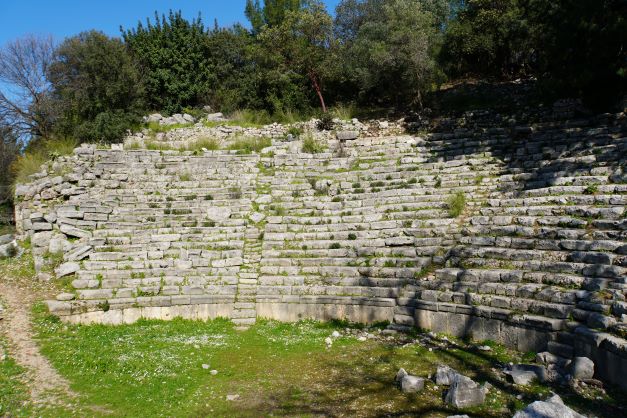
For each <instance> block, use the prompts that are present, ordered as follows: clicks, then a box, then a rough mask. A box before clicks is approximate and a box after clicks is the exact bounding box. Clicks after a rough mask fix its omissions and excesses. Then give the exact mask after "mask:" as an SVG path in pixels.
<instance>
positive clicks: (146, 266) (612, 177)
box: [16, 112, 627, 402]
mask: <svg viewBox="0 0 627 418" xmlns="http://www.w3.org/2000/svg"><path fill="white" fill-rule="evenodd" d="M357 123H359V122H358V121H357V122H355V121H352V122H350V123H347V124H346V126H341V127H340V128H341V129H340V130H342V131H354V132H351V134H350V135H348V134H342V135H340V136H341V138H340V139H338V138H337V137H336V135H335V134H334V133H325V134H324V135H322V136H321V137H320V138H321V140H323V141H324V145H325V146H326V147H327V149H326V150H325V151H324V152H322V153H318V154H308V153H303V152H302V150H301V148H302V142H301V141H298V140H293V141H286V140H284V139H283V137H282V136H279V135H278V134H277V135H275V136H274V139H273V145H272V146H271V147H269V148H267V149H264V150H262V152H261V153H252V154H241V153H237V152H236V151H226V150H218V151H197V152H191V151H183V152H179V151H149V150H145V149H133V150H123V149H121V148H122V147H115V148H116V149H99V148H97V147H95V146H90V145H83V146H81V147H79V148H77V149H76V150H75V153H74V155H73V156H70V157H59V158H57V159H56V160H55V161H54V162H51V163H50V164H48V166H46V167H44V168H43V169H42V172H41V173H38V174H36V175H34V176H32V177H33V180H32V182H31V183H29V184H24V185H18V186H17V190H16V201H17V202H18V203H17V206H16V220H17V227H18V232H19V234H21V236H22V237H25V236H29V237H30V238H31V243H32V248H33V254H34V256H35V264H36V268H37V270H38V271H39V272H40V277H41V278H48V277H50V275H51V274H52V273H54V272H55V271H56V273H57V275H58V276H65V278H64V280H68V281H69V282H71V286H72V289H71V290H70V291H69V292H65V293H64V294H63V295H61V296H60V297H59V298H57V299H58V300H52V301H49V302H48V306H49V308H50V309H51V311H52V312H53V313H54V314H56V315H59V316H60V317H61V318H62V319H63V320H65V321H69V322H74V323H78V322H80V323H92V322H99V323H130V322H133V321H135V320H137V319H139V318H141V317H146V318H160V319H170V318H174V317H177V316H180V317H184V318H198V319H207V318H215V317H218V316H223V317H229V318H231V319H232V320H233V321H234V322H235V323H236V324H237V325H239V326H242V327H245V326H247V325H250V324H253V323H254V322H255V321H256V318H259V317H265V318H274V319H279V320H284V321H297V320H299V319H304V318H316V319H321V320H328V319H333V318H341V319H347V320H350V321H356V322H363V323H372V322H377V321H389V322H390V323H391V328H393V329H397V330H404V329H408V327H419V328H423V329H429V330H433V331H435V332H442V333H446V334H449V335H454V336H460V337H461V336H470V337H472V338H475V339H476V340H487V339H489V340H496V341H499V342H502V343H504V344H506V345H507V346H510V347H514V348H517V349H518V350H521V351H525V352H527V351H535V352H537V353H546V354H544V355H543V357H542V358H543V359H544V360H546V362H547V363H551V364H566V363H565V362H566V361H567V360H572V359H575V358H578V357H587V358H589V359H591V360H592V362H593V363H594V365H593V367H592V366H591V365H590V364H587V363H586V362H585V361H582V360H577V361H576V362H575V363H573V365H572V368H573V370H572V373H575V374H578V375H581V376H585V377H586V378H588V377H589V376H590V373H591V370H592V373H594V378H596V379H603V380H605V381H609V382H612V383H615V384H618V385H620V386H621V387H623V388H624V389H627V380H626V379H624V375H625V372H626V371H627V341H626V340H625V339H624V338H625V335H627V302H626V298H625V296H626V292H627V211H626V206H627V167H626V163H627V135H626V133H627V117H626V115H625V114H624V113H619V114H605V115H599V116H596V117H591V118H586V119H573V120H568V121H565V120H552V121H544V122H538V123H535V124H533V125H525V126H507V125H506V124H503V123H500V122H498V121H496V120H495V119H494V118H493V117H492V116H491V115H490V114H489V113H485V112H475V113H472V114H467V115H465V117H464V118H462V119H448V120H443V121H441V123H440V124H439V126H438V127H437V128H436V129H433V130H432V131H431V133H429V134H424V135H411V134H399V133H396V130H398V126H399V125H398V124H397V123H390V124H387V123H385V124H380V125H379V126H380V127H381V129H380V130H379V128H376V129H374V128H370V127H368V126H367V125H362V126H364V128H363V129H362V128H355V126H357V125H356V124H357ZM371 126H372V125H371ZM189 129H191V130H192V131H193V130H194V129H196V130H198V131H202V129H201V128H196V127H193V128H189ZM203 129H204V128H203ZM207 129H220V128H219V127H218V128H207ZM229 129H231V130H236V128H235V127H225V128H224V130H229ZM272 129H275V130H276V132H283V133H285V132H287V129H286V128H285V127H281V128H278V127H276V126H275V128H272ZM179 131H180V132H179ZM190 132H191V131H190ZM377 132H378V133H377ZM168 135H169V136H168V137H167V138H165V137H164V138H162V139H163V140H164V141H170V142H177V141H188V140H190V138H191V137H190V135H192V136H193V134H190V133H189V132H188V131H185V130H184V129H183V130H174V131H171V132H169V133H168ZM225 135H226V134H225ZM354 136H356V139H351V138H353V137H354ZM139 139H141V138H139ZM460 193H461V194H463V197H464V198H465V203H464V206H463V209H462V211H461V213H452V211H451V210H450V209H451V208H450V203H449V202H450V201H451V198H452V197H454V196H456V195H459V194H460ZM515 374H516V378H520V379H522V380H521V381H524V380H527V379H528V378H529V379H531V378H533V376H531V374H530V373H526V372H525V371H524V370H523V371H521V370H518V371H516V372H515ZM534 374H535V372H534ZM453 379H454V376H453ZM458 386H459V387H460V391H461V390H462V389H463V390H466V389H467V390H468V391H469V393H470V392H472V393H470V395H472V396H470V395H469V397H470V398H472V399H475V401H478V399H479V398H480V397H481V394H480V389H481V390H482V388H475V387H470V386H472V385H470V386H469V385H464V382H460V383H459V385H458ZM475 389H476V390H475ZM460 393H462V392H460ZM458 399H461V397H460V398H456V397H454V396H451V402H458ZM459 402H462V401H459Z"/></svg>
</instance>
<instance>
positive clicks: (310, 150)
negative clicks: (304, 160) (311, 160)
mask: <svg viewBox="0 0 627 418" xmlns="http://www.w3.org/2000/svg"><path fill="white" fill-rule="evenodd" d="M302 152H304V153H307V154H319V153H321V152H324V146H323V145H322V143H321V142H320V141H317V140H316V139H315V138H314V137H313V136H312V135H307V136H305V138H303V147H302Z"/></svg>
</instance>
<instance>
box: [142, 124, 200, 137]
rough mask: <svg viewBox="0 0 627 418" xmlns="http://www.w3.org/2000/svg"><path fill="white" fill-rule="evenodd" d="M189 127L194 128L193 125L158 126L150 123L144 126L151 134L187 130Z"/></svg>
mask: <svg viewBox="0 0 627 418" xmlns="http://www.w3.org/2000/svg"><path fill="white" fill-rule="evenodd" d="M190 126H194V124H193V123H175V124H173V125H160V124H159V122H150V123H148V124H146V128H148V129H149V130H150V131H151V132H153V133H155V134H157V133H165V132H170V131H173V130H174V129H181V128H189V127H190Z"/></svg>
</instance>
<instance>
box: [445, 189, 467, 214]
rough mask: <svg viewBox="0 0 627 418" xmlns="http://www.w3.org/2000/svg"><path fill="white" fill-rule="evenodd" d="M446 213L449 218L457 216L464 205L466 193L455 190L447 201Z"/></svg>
mask: <svg viewBox="0 0 627 418" xmlns="http://www.w3.org/2000/svg"><path fill="white" fill-rule="evenodd" d="M447 206H448V214H449V216H450V217H451V218H457V217H458V216H459V215H461V213H462V212H463V211H464V208H465V207H466V195H464V193H463V192H457V193H455V194H454V195H452V196H451V197H449V199H448V201H447Z"/></svg>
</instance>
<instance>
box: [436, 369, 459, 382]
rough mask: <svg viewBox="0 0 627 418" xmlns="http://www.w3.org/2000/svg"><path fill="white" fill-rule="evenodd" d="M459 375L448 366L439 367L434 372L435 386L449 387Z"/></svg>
mask: <svg viewBox="0 0 627 418" xmlns="http://www.w3.org/2000/svg"><path fill="white" fill-rule="evenodd" d="M458 374H459V373H458V372H457V371H456V370H454V369H452V368H450V367H449V366H445V365H439V366H438V368H437V370H436V372H435V384H436V385H438V386H450V385H451V384H452V383H453V380H454V379H455V376H457V375H458Z"/></svg>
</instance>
